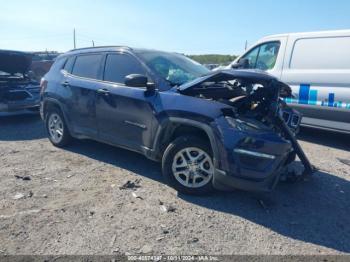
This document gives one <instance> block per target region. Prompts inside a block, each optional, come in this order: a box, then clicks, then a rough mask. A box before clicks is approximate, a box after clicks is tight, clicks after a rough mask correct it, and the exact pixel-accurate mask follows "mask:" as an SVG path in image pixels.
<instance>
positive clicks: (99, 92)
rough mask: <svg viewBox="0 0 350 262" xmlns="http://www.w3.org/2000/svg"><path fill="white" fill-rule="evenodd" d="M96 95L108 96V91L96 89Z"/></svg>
mask: <svg viewBox="0 0 350 262" xmlns="http://www.w3.org/2000/svg"><path fill="white" fill-rule="evenodd" d="M97 93H98V94H101V95H105V96H108V95H109V91H108V90H107V89H105V88H100V89H97Z"/></svg>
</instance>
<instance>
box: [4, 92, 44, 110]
mask: <svg viewBox="0 0 350 262" xmlns="http://www.w3.org/2000/svg"><path fill="white" fill-rule="evenodd" d="M15 92H25V93H26V95H25V96H23V98H20V99H19V98H17V97H15ZM11 94H14V95H13V97H10V99H9V98H6V99H1V100H0V112H15V111H22V110H27V109H39V106H40V91H39V89H32V90H13V91H11Z"/></svg>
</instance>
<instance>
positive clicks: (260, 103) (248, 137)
mask: <svg viewBox="0 0 350 262" xmlns="http://www.w3.org/2000/svg"><path fill="white" fill-rule="evenodd" d="M178 91H179V92H180V93H182V94H184V95H189V96H194V97H198V98H203V99H207V100H213V101H217V102H220V103H222V104H223V106H222V109H221V111H222V115H221V116H220V117H219V118H217V119H216V120H215V123H214V125H215V127H216V128H217V130H218V133H219V135H218V137H220V141H219V142H218V147H219V150H220V154H219V156H220V157H218V159H215V162H216V169H217V170H216V174H215V176H214V179H213V183H214V186H215V187H216V188H219V189H225V188H227V187H234V188H240V189H244V190H252V191H270V190H272V189H273V188H274V186H275V185H276V184H277V182H278V181H279V180H280V178H281V175H283V174H284V173H286V170H287V166H288V165H289V164H290V163H291V162H293V161H294V160H295V158H296V156H298V157H299V159H300V161H301V163H302V164H303V166H304V171H303V173H302V175H300V176H299V177H300V178H301V177H305V176H308V175H311V174H312V173H313V172H314V168H313V167H312V165H311V164H310V162H309V160H308V158H307V157H306V155H305V153H304V152H303V150H302V148H301V147H300V145H299V143H298V141H297V140H296V138H295V134H296V133H297V132H298V131H299V124H300V121H301V115H300V113H298V112H297V111H295V110H293V109H291V108H289V107H288V106H287V105H286V103H285V102H284V101H283V100H282V99H281V98H283V97H290V96H291V95H292V94H291V89H290V87H289V86H288V85H286V84H284V83H282V82H280V81H278V80H277V79H276V78H274V77H272V76H270V75H268V74H266V73H264V72H260V71H259V72H258V71H245V70H225V71H219V72H215V73H213V74H210V75H207V76H204V77H201V78H198V79H196V80H194V81H192V82H189V83H186V84H184V85H182V86H180V87H179V88H178Z"/></svg>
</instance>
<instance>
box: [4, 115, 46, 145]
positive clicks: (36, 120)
mask: <svg viewBox="0 0 350 262" xmlns="http://www.w3.org/2000/svg"><path fill="white" fill-rule="evenodd" d="M45 137H47V134H46V131H45V128H44V122H43V121H42V120H41V119H40V115H39V114H38V113H35V114H34V113H31V114H20V115H8V116H6V115H1V116H0V141H20V140H34V139H41V138H45Z"/></svg>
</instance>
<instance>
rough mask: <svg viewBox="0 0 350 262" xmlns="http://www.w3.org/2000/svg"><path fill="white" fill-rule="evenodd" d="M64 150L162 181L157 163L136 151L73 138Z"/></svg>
mask: <svg viewBox="0 0 350 262" xmlns="http://www.w3.org/2000/svg"><path fill="white" fill-rule="evenodd" d="M65 150H68V151H70V152H74V153H77V154H81V155H84V156H86V157H89V158H92V159H94V160H98V161H101V162H104V163H107V164H110V165H114V166H117V167H120V168H123V169H126V170H128V171H131V172H133V173H135V174H138V175H141V176H144V177H148V178H150V179H152V180H156V181H158V182H162V181H163V179H162V175H161V168H160V165H159V163H156V162H154V161H151V160H149V159H147V158H146V157H144V156H143V155H141V154H139V153H136V152H132V151H129V150H126V149H122V148H118V147H114V146H111V145H107V144H103V143H99V142H96V141H93V140H87V139H86V140H74V142H73V144H72V145H70V146H68V147H66V148H65Z"/></svg>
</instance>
